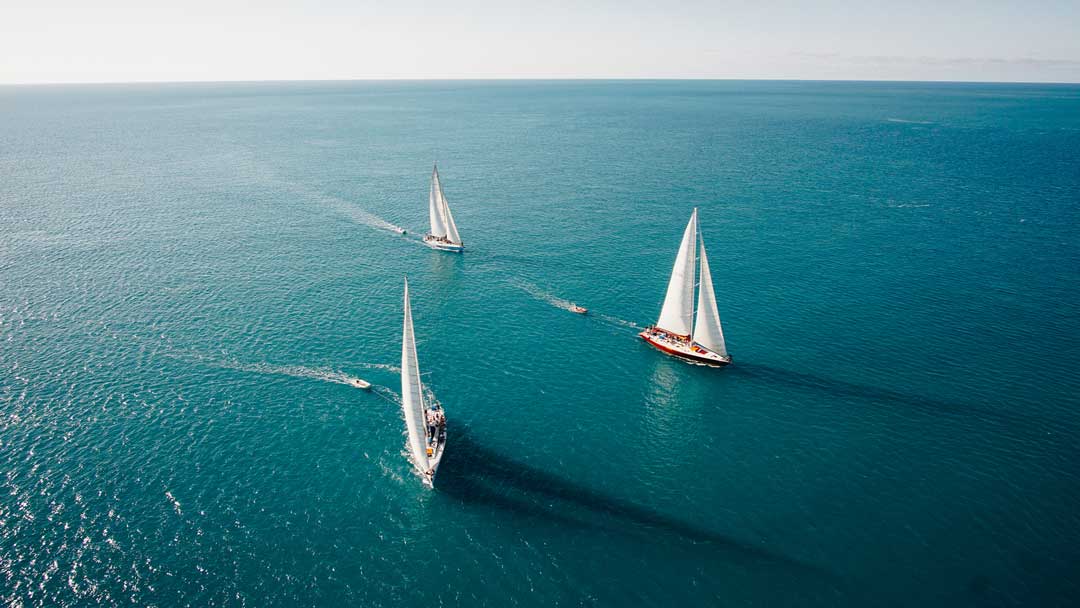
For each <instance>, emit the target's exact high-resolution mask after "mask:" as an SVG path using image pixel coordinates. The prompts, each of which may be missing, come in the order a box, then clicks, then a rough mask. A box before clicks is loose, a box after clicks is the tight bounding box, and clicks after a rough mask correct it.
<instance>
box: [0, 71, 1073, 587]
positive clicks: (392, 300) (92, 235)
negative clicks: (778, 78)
mask: <svg viewBox="0 0 1080 608" xmlns="http://www.w3.org/2000/svg"><path fill="white" fill-rule="evenodd" d="M1078 158H1080V87H1077V86H1041V85H989V84H987V85H982V84H963V85H961V84H898V83H813V82H799V83H795V82H475V83H466V82H430V83H409V82H400V83H396V82H395V83H275V84H185V85H111V86H46V87H0V473H2V474H3V478H2V479H0V485H2V487H0V598H2V599H3V601H4V603H5V604H10V605H13V606H82V605H98V604H100V605H121V604H123V605H129V604H132V603H134V604H137V605H157V606H174V605H175V606H182V605H192V606H201V605H214V606H243V605H246V606H301V605H320V606H339V605H358V606H398V605H414V606H420V605H429V606H432V605H449V606H459V605H460V606H485V605H486V606H514V605H517V606H552V605H559V606H579V605H583V606H615V605H655V606H690V605H722V606H784V605H792V606H795V605H798V606H811V605H816V606H870V605H873V606H921V607H927V606H1013V605H1027V606H1035V605H1046V606H1054V605H1057V606H1067V605H1075V604H1076V603H1077V602H1078V601H1080V577H1078V575H1077V572H1078V570H1077V564H1078V563H1080V509H1078V508H1077V505H1078V504H1080V465H1078V462H1080V412H1078V406H1080V400H1078V397H1077V395H1078V393H1080V371H1078V365H1077V355H1078V351H1080V307H1078V304H1077V303H1078V301H1080V270H1078V269H1080V162H1078ZM434 160H438V161H439V166H440V172H441V174H442V179H443V184H444V187H445V189H446V193H447V197H448V199H449V200H450V203H451V205H452V208H453V210H454V213H455V216H456V219H457V223H458V225H459V228H460V230H461V233H462V236H463V238H464V239H465V241H466V245H467V246H468V247H469V251H468V252H467V253H466V254H464V255H461V256H454V255H450V254H445V253H438V252H434V251H431V250H429V249H427V248H425V247H423V246H422V245H420V244H419V243H418V242H417V241H416V240H414V238H412V235H413V234H416V233H422V231H423V229H424V228H425V226H426V219H427V218H426V201H427V191H428V178H429V175H430V171H431V163H432V161H434ZM694 206H697V207H699V208H700V218H701V228H702V232H703V234H704V238H705V242H706V245H707V246H708V248H709V253H710V261H711V262H712V267H713V278H714V281H715V282H716V286H717V292H718V298H719V301H720V313H721V316H722V318H723V320H724V324H725V332H726V335H727V339H728V344H729V347H730V349H731V351H732V353H733V355H734V357H735V364H734V365H733V366H731V367H729V368H726V369H723V370H714V369H706V368H700V367H693V366H689V365H686V364H683V363H681V362H678V361H675V360H672V359H670V358H667V357H665V356H663V355H661V354H659V353H657V352H656V351H654V350H651V349H649V348H648V347H646V346H645V345H643V344H642V343H641V342H640V341H639V340H638V339H637V338H636V337H635V330H634V328H633V324H639V325H644V324H648V323H650V322H652V321H654V320H655V318H656V316H657V314H658V312H659V306H660V302H661V299H662V297H663V290H664V287H665V286H666V283H667V278H668V273H669V272H670V269H671V263H672V261H673V259H674V255H675V249H676V247H677V245H678V239H679V236H680V234H681V232H682V230H683V228H684V226H685V224H686V221H687V219H688V218H689V215H690V211H691V209H692V208H693V207H694ZM389 224H392V225H397V226H403V227H406V228H408V229H409V232H410V235H409V236H405V237H403V236H400V235H397V234H395V233H393V232H392V231H390V230H388V229H387V228H388V227H389V226H388V225H389ZM406 273H407V274H408V275H409V279H410V283H411V285H412V287H413V292H414V293H413V309H414V316H415V322H416V330H417V334H418V337H419V340H420V343H419V346H418V349H419V356H420V364H421V367H422V369H423V370H424V371H425V373H426V375H425V381H426V382H427V383H428V384H429V386H430V388H431V389H432V390H433V391H434V392H435V394H437V395H438V397H439V399H440V400H441V401H442V402H443V404H444V406H445V407H446V411H447V413H448V416H449V418H450V445H449V448H448V452H447V457H446V460H445V462H444V464H443V467H442V469H441V470H440V473H439V480H438V488H437V489H436V490H435V491H429V490H426V489H425V488H424V487H423V486H422V485H421V484H420V483H419V480H418V479H417V478H416V477H415V476H413V475H412V474H411V473H410V466H409V464H408V462H407V461H406V459H405V457H404V456H403V451H404V446H405V439H404V435H403V432H404V426H403V421H402V416H401V414H400V410H399V408H398V406H397V405H396V404H394V403H393V401H392V399H393V394H392V391H395V390H397V388H398V384H397V383H398V379H397V376H396V374H395V373H394V369H393V366H395V365H397V364H398V362H399V358H400V323H401V304H400V302H401V281H402V276H403V275H405V274H406ZM560 298H563V299H567V300H574V301H576V302H579V303H581V304H583V305H585V306H588V307H590V308H591V309H592V312H593V313H594V314H592V315H591V316H589V317H580V316H577V315H574V314H570V313H569V312H567V311H566V310H564V309H562V308H560V307H559V306H558V304H559V302H560V300H559V299H560ZM348 377H362V378H365V379H368V380H370V381H372V382H374V383H376V384H377V385H379V387H378V388H377V390H376V391H375V392H373V393H364V392H361V391H358V390H357V389H355V388H351V387H349V386H347V385H345V384H342V383H341V382H340V381H342V380H343V379H345V378H348Z"/></svg>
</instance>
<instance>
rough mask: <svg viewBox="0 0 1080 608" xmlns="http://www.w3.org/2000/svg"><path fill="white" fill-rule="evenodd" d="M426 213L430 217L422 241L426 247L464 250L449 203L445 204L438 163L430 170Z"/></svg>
mask: <svg viewBox="0 0 1080 608" xmlns="http://www.w3.org/2000/svg"><path fill="white" fill-rule="evenodd" d="M428 215H429V216H430V219H431V232H429V233H428V234H427V235H425V236H424V243H425V244H426V245H427V246H428V247H431V248H432V249H439V250H442V251H452V252H454V253H461V252H462V251H465V244H464V243H462V242H461V235H460V234H458V229H457V224H456V223H454V216H453V215H452V214H451V213H450V205H449V204H447V202H446V196H445V195H444V194H443V191H442V184H441V183H439V167H438V165H436V166H435V167H434V168H433V169H432V170H431V190H430V192H428Z"/></svg>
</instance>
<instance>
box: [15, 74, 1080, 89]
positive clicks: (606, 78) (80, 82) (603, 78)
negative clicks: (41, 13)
mask: <svg viewBox="0 0 1080 608" xmlns="http://www.w3.org/2000/svg"><path fill="white" fill-rule="evenodd" d="M597 81H606V82H613V81H619V82H626V81H642V82H655V81H673V82H837V83H841V82H842V83H850V82H867V83H913V84H918V83H922V84H1030V85H1080V80H1077V81H1072V80H1045V81H1042V80H921V79H872V78H727V77H717V78H713V77H673V76H656V77H653V76H630V77H615V76H598V77H594V76H563V77H525V78H519V77H502V76H494V77H476V78H398V77H389V78H251V79H228V80H209V79H208V80H73V81H48V82H32V81H22V82H0V87H33V86H43V87H44V86H83V85H138V84H260V83H262V84H270V83H293V82H297V83H299V82H311V83H321V82H326V83H330V82H341V83H345V82H597Z"/></svg>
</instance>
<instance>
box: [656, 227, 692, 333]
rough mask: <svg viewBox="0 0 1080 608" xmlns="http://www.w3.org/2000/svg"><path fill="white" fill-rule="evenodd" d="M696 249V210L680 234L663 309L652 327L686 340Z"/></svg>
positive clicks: (688, 330)
mask: <svg viewBox="0 0 1080 608" xmlns="http://www.w3.org/2000/svg"><path fill="white" fill-rule="evenodd" d="M696 245H697V209H694V212H693V213H692V214H691V215H690V221H689V222H688V223H687V224H686V230H685V231H684V232H683V238H682V243H681V244H680V245H679V253H678V254H677V255H676V256H675V265H674V267H673V268H672V269H671V280H670V281H668V288H667V294H666V295H665V296H664V306H663V307H662V308H661V309H660V319H659V320H658V321H657V322H656V326H657V327H659V328H661V329H666V330H668V331H670V332H673V333H676V334H679V335H682V336H688V335H690V331H691V325H692V324H693V322H694V266H695V264H694V262H695V261H696V260H695V258H696V257H697V256H696V251H695V249H696Z"/></svg>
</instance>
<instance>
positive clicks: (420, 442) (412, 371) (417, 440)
mask: <svg viewBox="0 0 1080 608" xmlns="http://www.w3.org/2000/svg"><path fill="white" fill-rule="evenodd" d="M401 406H402V408H403V409H404V410H405V426H406V428H407V429H408V431H409V452H410V453H411V454H412V461H413V465H414V466H415V467H416V470H417V472H418V473H419V474H420V476H421V477H422V478H423V480H424V484H425V485H427V486H428V487H435V472H436V471H437V470H438V469H439V462H440V461H442V455H443V450H444V449H445V447H446V416H445V415H444V414H443V410H442V406H441V405H439V403H438V402H437V401H434V400H432V401H431V402H430V403H425V399H424V389H423V386H422V385H421V384H420V366H419V364H418V363H417V360H416V336H415V335H414V334H413V323H412V306H411V305H410V304H409V280H408V279H405V328H404V332H403V335H402V338H401Z"/></svg>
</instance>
